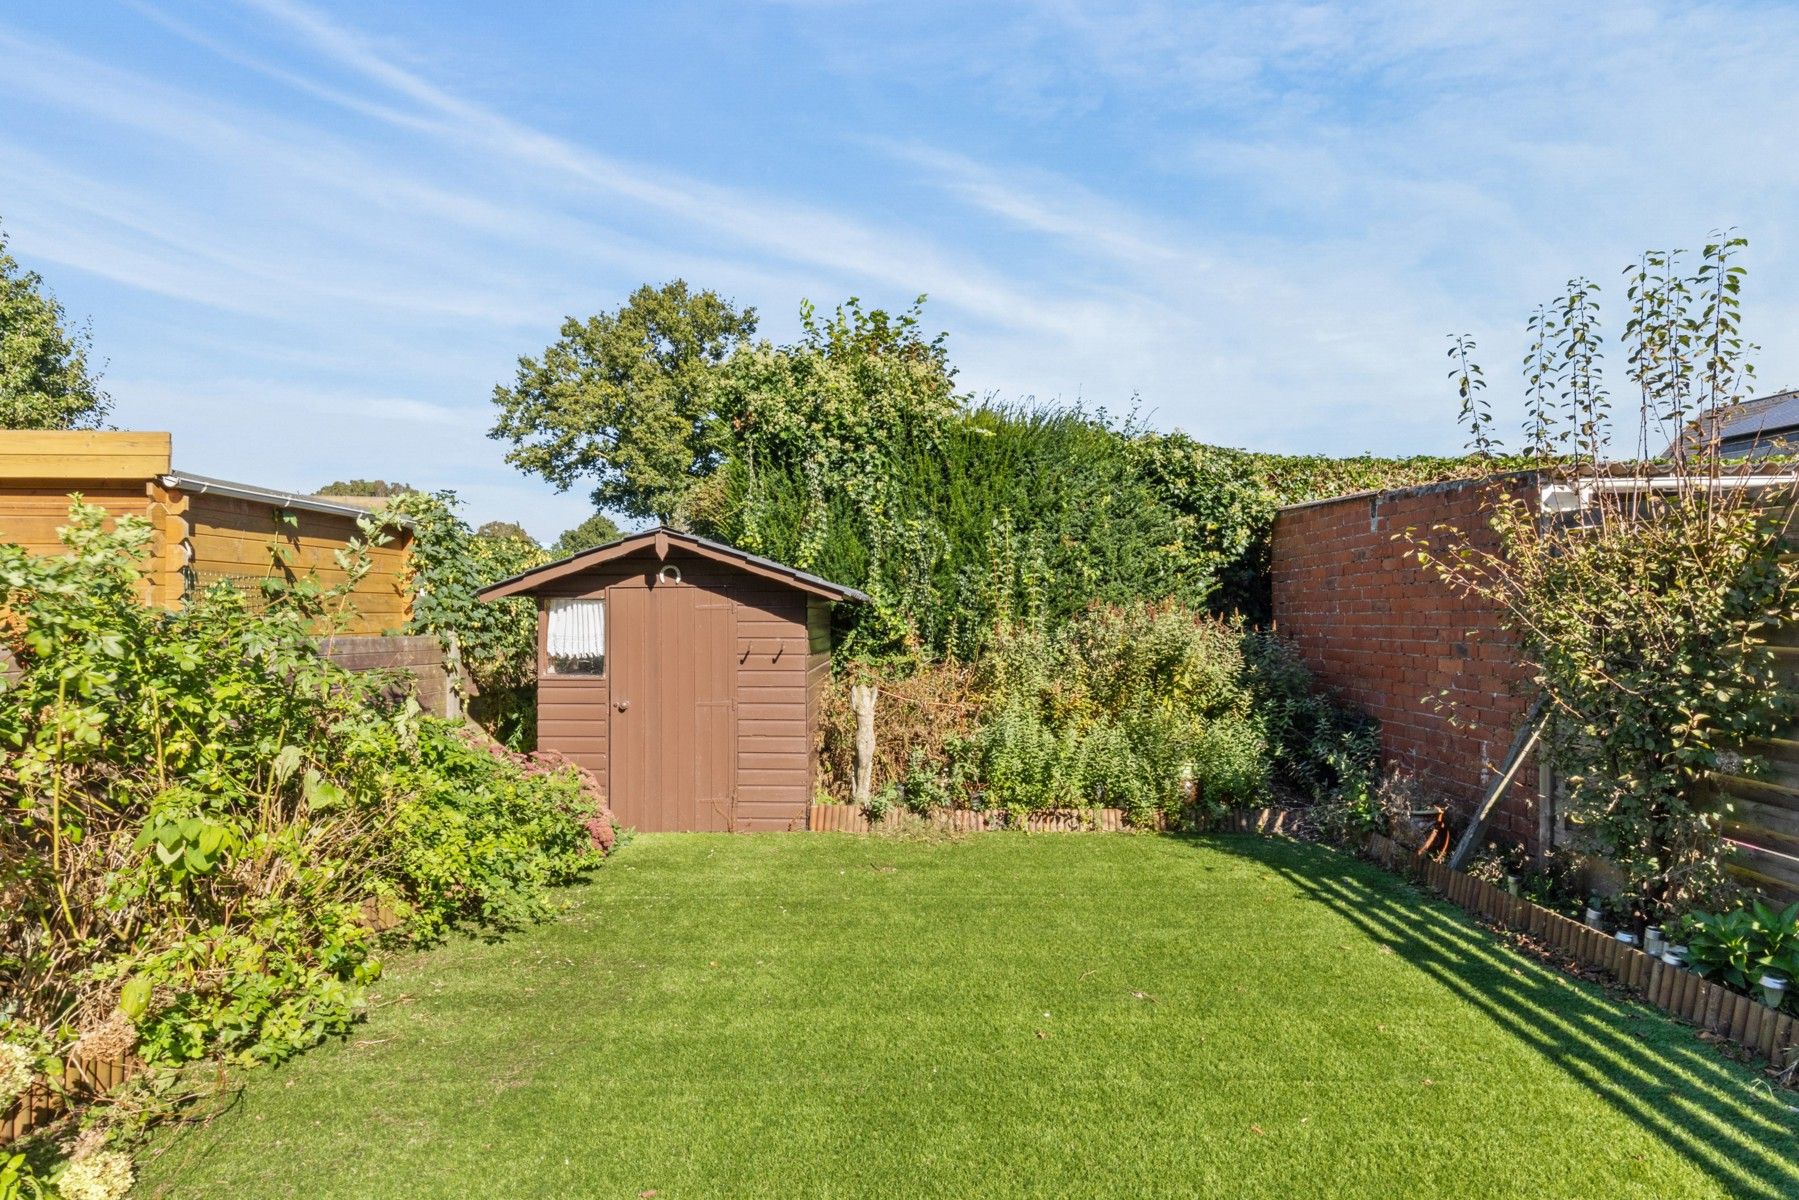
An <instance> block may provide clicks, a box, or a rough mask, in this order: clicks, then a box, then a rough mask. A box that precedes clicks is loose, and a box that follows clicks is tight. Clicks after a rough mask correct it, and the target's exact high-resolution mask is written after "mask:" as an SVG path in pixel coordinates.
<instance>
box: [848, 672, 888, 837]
mask: <svg viewBox="0 0 1799 1200" xmlns="http://www.w3.org/2000/svg"><path fill="white" fill-rule="evenodd" d="M880 694H881V693H880V689H878V688H876V687H875V686H874V685H873V684H871V683H857V684H852V685H851V687H850V710H851V711H852V712H854V713H855V714H856V775H855V779H854V781H853V782H852V783H851V787H850V800H851V801H852V802H853V803H854V804H855V805H856V807H857V808H866V807H868V802H869V801H870V800H871V799H873V798H874V781H875V700H876V699H877V698H878V697H879V696H880Z"/></svg>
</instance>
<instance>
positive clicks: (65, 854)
mask: <svg viewBox="0 0 1799 1200" xmlns="http://www.w3.org/2000/svg"><path fill="white" fill-rule="evenodd" d="M104 522H105V518H104V514H103V512H102V511H101V510H100V509H98V508H96V507H93V506H89V505H85V504H81V503H79V501H78V502H77V503H76V504H75V506H74V507H73V509H72V510H71V518H70V523H69V525H68V526H67V527H66V528H65V529H64V530H63V531H62V534H61V536H62V539H63V542H64V544H65V545H66V546H67V547H68V550H69V553H68V554H67V555H64V556H45V557H38V556H33V555H31V554H29V553H28V552H27V551H26V550H25V549H24V548H23V547H20V546H16V545H0V637H3V638H4V642H5V645H6V648H7V649H8V650H9V651H10V653H11V655H12V656H13V659H14V667H13V670H12V672H11V673H9V675H8V676H7V677H6V678H4V679H0V745H4V746H5V748H6V751H7V753H6V759H5V762H4V764H3V765H0V985H3V986H0V993H3V994H4V996H5V1001H4V1006H3V1007H0V1045H3V1046H4V1047H5V1050H4V1063H5V1065H6V1071H5V1077H4V1080H3V1082H4V1083H5V1084H6V1088H7V1090H6V1091H5V1092H4V1093H0V1105H4V1106H7V1107H10V1106H11V1104H12V1103H13V1101H14V1100H15V1098H16V1097H17V1095H18V1094H19V1093H20V1092H21V1091H24V1090H26V1089H29V1088H33V1087H36V1088H40V1089H49V1090H51V1091H53V1092H58V1093H62V1095H61V1098H62V1099H64V1100H67V1101H71V1102H77V1105H78V1107H77V1111H76V1113H75V1114H74V1117H73V1118H72V1121H73V1127H71V1125H70V1123H68V1122H65V1123H64V1125H63V1126H62V1127H52V1129H51V1130H50V1131H49V1132H47V1133H45V1134H42V1135H39V1136H38V1137H36V1138H35V1139H32V1140H30V1141H28V1142H27V1143H26V1146H27V1148H29V1149H30V1150H31V1153H30V1154H29V1155H28V1164H27V1165H28V1167H29V1171H28V1172H27V1173H25V1174H20V1172H21V1170H24V1168H21V1167H19V1166H18V1164H14V1165H13V1166H12V1167H9V1168H7V1169H8V1170H12V1171H13V1173H14V1174H15V1175H17V1176H18V1179H17V1180H15V1181H14V1183H13V1184H12V1185H9V1186H15V1187H20V1188H23V1187H26V1186H28V1185H27V1184H26V1183H25V1182H23V1181H24V1180H26V1179H31V1180H34V1181H36V1183H34V1184H32V1185H31V1186H37V1185H38V1184H42V1185H44V1186H47V1187H48V1188H50V1189H53V1190H59V1191H60V1192H61V1193H62V1194H64V1195H67V1196H100V1195H105V1196H115V1195H117V1194H118V1190H117V1185H118V1184H119V1182H120V1181H121V1180H123V1182H124V1185H126V1186H128V1185H129V1182H130V1170H129V1159H128V1157H127V1155H128V1152H129V1149H130V1147H131V1146H132V1145H133V1144H134V1142H135V1140H136V1139H137V1138H138V1137H139V1136H140V1135H141V1133H142V1131H143V1129H144V1127H145V1126H146V1124H148V1123H149V1122H151V1121H154V1120H157V1119H160V1118H162V1117H164V1116H166V1115H169V1114H170V1113H172V1112H175V1111H178V1110H179V1109H180V1108H181V1106H182V1105H183V1104H184V1103H185V1102H187V1101H188V1100H189V1099H191V1098H192V1097H193V1096H194V1095H195V1094H196V1090H198V1091H202V1092H203V1091H205V1090H208V1089H209V1088H211V1087H214V1086H216V1075H215V1074H214V1073H213V1072H210V1071H206V1072H199V1071H196V1070H195V1067H196V1065H197V1064H201V1063H215V1064H218V1065H219V1066H221V1067H222V1066H227V1065H229V1066H255V1065H258V1064H263V1063H269V1062H275V1061H279V1060H281V1059H283V1058H286V1057H288V1056H290V1055H292V1054H295V1053H298V1052H300V1051H302V1050H304V1049H306V1048H307V1047H309V1046H311V1045H313V1044H316V1043H317V1042H319V1041H320V1040H322V1039H324V1038H328V1037H331V1036H334V1035H338V1034H341V1033H342V1032H344V1031H345V1030H346V1029H347V1028H348V1027H349V1026H350V1024H351V1023H352V1022H354V1021H355V1020H356V1019H357V1016H358V1014H359V1011H360V1004H361V994H362V990H363V988H364V987H365V986H366V985H367V984H368V983H369V982H370V981H371V980H373V979H374V978H375V977H376V976H377V975H378V973H379V971H380V958H381V955H382V953H383V951H384V949H386V948H389V947H393V946H399V945H416V944H421V943H425V942H429V941H431V940H434V939H437V938H440V937H442V936H444V935H445V934H446V933H447V932H449V931H450V930H453V929H456V928H485V929H490V930H503V929H507V928H510V927H514V926H517V925H520V924H523V923H525V922H528V921H533V920H537V919H540V918H542V917H545V916H548V915H550V914H551V913H552V912H553V911H554V905H553V904H552V902H551V901H550V899H549V892H548V890H549V889H550V888H551V887H554V886H556V885H558V884H562V883H566V882H568V881H570V880H572V879H573V878H575V877H576V876H577V875H578V874H579V873H580V872H581V871H582V870H584V869H585V868H586V867H588V866H589V865H590V864H592V863H594V862H596V861H597V860H598V857H599V854H600V851H601V848H602V847H603V846H604V845H605V844H608V843H609V842H610V834H611V829H610V826H609V824H608V814H607V813H606V811H605V809H604V806H603V800H602V799H601V797H600V795H599V792H598V788H597V786H595V785H594V783H593V781H592V780H591V779H590V778H588V777H585V776H584V775H583V774H582V773H580V772H579V771H578V770H577V769H575V768H573V767H570V766H567V765H566V764H562V763H559V762H538V761H533V760H530V759H526V758H523V757H521V756H509V755H505V754H503V753H495V752H494V751H492V750H491V749H489V748H488V747H486V746H485V745H482V744H480V742H479V741H477V740H476V739H474V738H473V737H471V735H470V734H469V732H468V731H467V730H466V727H463V726H460V725H458V724H455V723H452V722H448V721H441V720H437V719H433V718H430V717H427V716H425V715H423V714H422V713H421V712H420V710H419V708H418V705H417V704H416V702H414V701H412V700H411V699H409V698H405V699H402V697H404V696H405V689H404V688H403V687H399V686H396V685H397V684H398V683H399V680H397V679H396V678H393V677H390V676H389V675H387V674H384V673H379V672H371V673H363V674H357V673H352V672H349V671H346V670H344V669H343V668H341V667H338V666H337V665H335V664H333V663H331V662H330V661H329V660H327V659H325V658H323V657H322V656H321V655H320V654H319V652H318V642H317V639H318V637H319V636H320V635H321V634H322V633H328V632H330V630H331V628H332V627H333V621H334V619H335V618H338V617H341V616H343V615H344V614H345V613H346V611H347V609H346V605H347V596H348V593H349V589H350V588H352V587H354V585H355V581H356V580H357V579H358V578H359V577H360V575H361V574H362V573H364V572H366V570H367V569H368V559H367V555H366V549H365V547H364V546H362V545H356V546H352V547H350V548H348V549H346V550H345V551H343V552H341V553H340V554H339V560H338V566H339V568H340V569H341V570H342V572H343V576H344V581H343V582H342V583H340V584H339V585H337V586H336V587H330V588H328V587H324V586H322V585H320V584H319V583H318V582H317V581H316V580H315V579H312V578H309V577H308V578H301V579H298V580H293V581H289V580H287V579H285V578H284V577H282V576H281V575H280V573H274V572H272V573H271V578H270V579H269V580H268V581H267V582H266V583H265V584H264V587H263V590H262V593H261V594H260V595H257V596H250V595H246V594H245V593H243V592H241V591H239V590H237V589H236V588H234V587H232V586H231V585H229V584H220V585H218V586H215V587H214V588H211V589H208V590H206V591H204V592H201V593H199V594H197V595H195V596H193V597H191V598H190V600H189V602H188V603H187V604H186V605H184V606H183V607H182V608H180V609H177V610H173V611H170V610H163V609H159V608H154V607H151V606H149V605H147V604H145V603H144V602H143V598H142V594H141V579H140V576H139V569H138V565H139V562H140V561H141V558H142V556H143V555H144V553H145V552H146V550H147V548H148V544H149V540H150V530H149V528H148V526H147V524H146V523H145V522H143V521H141V520H138V519H135V518H123V519H120V520H119V521H118V523H117V527H116V528H115V529H111V530H109V529H107V528H105V523H104ZM368 535H369V536H370V537H371V538H373V537H378V536H379V534H377V533H375V532H374V527H373V524H372V523H371V525H370V526H369V530H368ZM127 1054H129V1055H130V1056H131V1057H132V1058H133V1059H134V1060H135V1061H136V1062H138V1063H141V1064H142V1068H143V1069H141V1070H139V1071H138V1072H137V1074H136V1076H135V1077H134V1078H133V1079H132V1080H131V1081H129V1082H128V1083H126V1084H125V1085H124V1086H123V1087H122V1088H120V1089H118V1090H117V1091H116V1092H115V1093H113V1094H112V1095H110V1096H108V1097H106V1098H105V1100H104V1102H103V1103H98V1104H93V1105H90V1106H89V1107H87V1108H85V1109H82V1108H80V1107H79V1103H80V1102H85V1101H87V1100H89V1099H91V1097H87V1096H83V1095H79V1094H72V1093H69V1092H68V1091H67V1089H66V1088H65V1085H64V1074H65V1070H64V1067H65V1063H66V1062H69V1061H81V1060H86V1061H96V1060H99V1061H105V1060H109V1059H116V1058H118V1057H121V1056H124V1055H127ZM72 1133H73V1134H75V1135H76V1136H75V1137H74V1140H73V1141H72V1142H69V1141H67V1140H66V1139H67V1138H68V1136H69V1135H70V1134H72ZM59 1149H60V1150H62V1151H64V1152H66V1158H64V1157H62V1155H61V1154H59V1153H58V1150H59ZM59 1158H62V1161H57V1160H58V1159H59ZM90 1176H91V1177H92V1178H89V1177H90ZM0 1194H4V1193H0Z"/></svg>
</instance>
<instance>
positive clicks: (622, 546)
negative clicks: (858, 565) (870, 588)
mask: <svg viewBox="0 0 1799 1200" xmlns="http://www.w3.org/2000/svg"><path fill="white" fill-rule="evenodd" d="M671 546H679V547H681V548H682V549H683V550H688V551H691V552H692V553H694V554H698V555H700V556H701V557H702V558H709V559H712V560H713V561H715V562H721V563H725V564H726V565H728V566H733V567H737V568H739V569H741V570H744V571H748V572H749V573H750V574H752V575H760V576H762V577H763V578H765V579H772V580H774V581H775V582H776V583H784V584H787V585H788V586H790V587H794V588H798V589H799V590H800V591H802V592H809V593H811V594H812V595H814V596H823V597H824V598H825V599H827V600H854V601H857V602H862V603H866V602H867V600H868V596H867V595H865V594H864V593H862V592H859V591H857V590H856V589H855V588H852V587H845V586H844V585H843V584H841V583H832V582H831V581H830V580H828V579H820V578H819V577H818V576H817V575H811V574H808V573H807V572H805V571H802V570H800V569H799V568H797V567H790V566H787V565H786V564H784V563H778V562H776V561H775V560H774V559H772V558H763V557H761V556H760V555H755V554H751V553H749V552H748V551H745V550H739V549H738V548H737V547H735V546H727V545H725V544H724V543H723V542H715V541H713V540H711V539H710V538H703V537H700V536H699V535H698V534H693V533H683V532H682V531H681V530H678V529H670V528H669V527H668V526H666V525H663V526H659V527H657V528H655V529H646V530H644V531H643V532H642V533H632V534H626V535H625V536H624V537H622V538H619V539H618V540H617V541H615V542H607V543H606V544H605V545H604V546H595V547H593V548H592V549H591V550H582V551H580V552H579V553H576V554H571V555H569V556H568V557H567V558H563V559H558V560H557V561H555V562H553V563H545V564H544V565H543V566H541V567H532V568H531V569H530V570H529V571H523V572H520V573H519V574H517V575H514V576H513V577H512V578H510V579H502V580H500V582H498V583H492V584H489V585H488V586H486V587H484V588H482V589H481V590H480V591H479V592H477V593H476V595H478V596H479V597H480V598H481V599H483V600H499V599H502V598H503V597H506V596H519V595H525V594H528V593H530V592H532V591H535V590H536V589H537V588H539V587H542V586H543V585H544V584H546V583H550V582H552V581H554V580H557V579H561V578H563V577H565V576H568V575H574V574H576V573H578V572H581V571H585V570H587V569H588V568H589V567H597V566H599V565H600V564H601V563H607V562H611V561H613V560H614V559H619V558H623V557H625V556H626V555H628V554H636V553H637V552H638V551H640V550H646V549H648V550H654V551H655V553H656V557H657V558H666V557H668V550H669V547H671Z"/></svg>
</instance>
